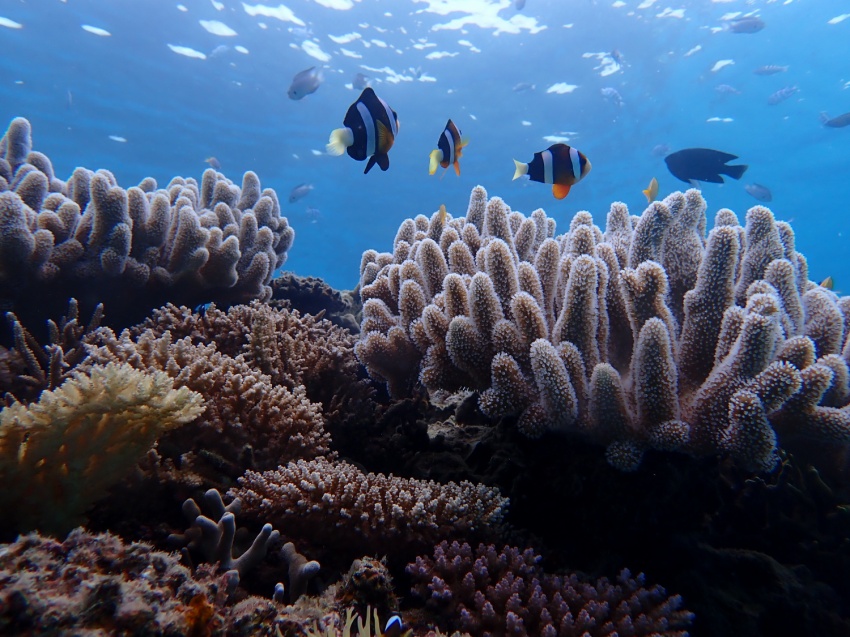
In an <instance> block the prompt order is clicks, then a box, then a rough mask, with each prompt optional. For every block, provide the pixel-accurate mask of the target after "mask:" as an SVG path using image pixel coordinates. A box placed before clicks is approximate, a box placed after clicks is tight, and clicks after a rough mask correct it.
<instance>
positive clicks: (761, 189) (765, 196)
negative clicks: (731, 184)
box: [744, 183, 773, 201]
mask: <svg viewBox="0 0 850 637" xmlns="http://www.w3.org/2000/svg"><path fill="white" fill-rule="evenodd" d="M744 190H746V191H747V193H748V194H749V195H750V196H752V197H755V198H756V199H758V200H759V201H773V194H772V193H771V192H770V188H768V187H767V186H762V185H761V184H757V183H752V184H747V185H746V186H744Z"/></svg>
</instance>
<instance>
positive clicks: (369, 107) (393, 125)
mask: <svg viewBox="0 0 850 637" xmlns="http://www.w3.org/2000/svg"><path fill="white" fill-rule="evenodd" d="M342 124H343V126H344V127H345V128H337V129H336V130H334V131H333V132H332V133H331V136H330V140H329V143H328V145H327V151H328V153H329V154H331V155H342V154H343V153H344V152H348V155H349V157H351V158H352V159H356V160H357V161H363V160H364V159H366V158H367V157H368V158H369V162H368V163H367V164H366V170H364V171H363V174H366V173H368V172H369V171H370V170H371V169H372V166H374V165H375V164H378V166H380V167H381V170H386V169H387V168H389V167H390V158H389V156H388V155H387V153H388V152H389V151H390V148H392V146H393V142H395V137H396V135H398V115H396V112H395V111H394V110H393V109H391V108H390V106H389V104H387V103H386V102H385V101H384V100H382V99H381V98H380V97H378V96H377V95H375V91H374V90H372V88H371V87H368V86H367V87H366V88H365V89H363V92H362V93H361V94H360V97H358V98H357V101H356V102H354V104H352V105H351V106H349V107H348V111H347V112H346V114H345V119H344V120H342Z"/></svg>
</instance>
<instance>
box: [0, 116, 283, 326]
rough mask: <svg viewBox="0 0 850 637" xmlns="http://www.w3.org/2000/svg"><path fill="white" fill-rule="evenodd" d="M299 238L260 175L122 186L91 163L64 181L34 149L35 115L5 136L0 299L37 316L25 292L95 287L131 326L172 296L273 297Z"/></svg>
mask: <svg viewBox="0 0 850 637" xmlns="http://www.w3.org/2000/svg"><path fill="white" fill-rule="evenodd" d="M293 238H294V232H293V230H292V228H291V227H290V226H289V223H288V221H287V219H286V217H282V216H281V209H280V204H279V202H278V198H277V195H276V194H275V192H274V191H273V190H271V189H268V188H266V189H262V188H261V186H260V181H259V178H258V177H257V175H256V174H255V173H253V172H247V173H245V175H244V177H243V179H242V184H241V186H238V185H236V184H234V183H232V182H231V181H230V180H228V179H226V178H225V177H224V176H223V175H221V174H220V173H217V172H216V171H215V170H212V169H208V170H206V171H205V172H204V174H203V177H202V179H201V181H200V183H198V182H197V181H196V180H195V179H191V178H190V179H184V178H182V177H175V178H174V179H172V180H171V182H170V183H169V184H168V185H167V186H166V187H165V188H158V187H157V184H156V181H154V180H153V179H151V178H147V179H145V180H144V181H143V182H142V183H141V184H139V185H138V186H134V187H131V188H128V189H124V188H121V187H120V186H118V184H117V182H116V179H115V177H114V176H113V175H112V173H110V172H109V171H107V170H98V171H97V172H92V171H90V170H87V169H85V168H77V169H76V170H75V171H74V174H73V175H72V176H71V177H70V179H69V180H68V181H67V182H63V181H61V180H59V179H57V177H56V176H55V175H54V173H53V167H52V165H51V163H50V160H49V159H48V158H47V157H46V156H45V155H43V154H42V153H39V152H36V151H33V150H32V133H31V128H30V124H29V122H28V121H27V120H26V119H24V118H20V117H19V118H16V119H15V120H13V121H12V123H11V124H10V126H9V129H8V131H7V132H6V134H5V136H4V137H3V138H2V141H0V299H2V300H3V302H4V303H7V304H10V305H13V307H14V309H15V310H16V311H17V312H18V315H19V317H20V318H21V320H23V321H24V322H25V323H28V324H29V323H31V322H32V323H34V322H36V321H35V319H34V318H32V319H31V318H30V317H29V316H24V314H25V310H27V309H28V310H29V311H32V312H33V313H34V315H37V314H38V308H32V307H24V306H28V305H32V304H28V303H26V302H25V299H26V298H33V297H34V296H39V297H40V298H42V302H43V303H44V302H48V301H52V300H54V299H52V298H51V297H54V296H55V297H56V300H55V302H59V303H61V304H65V303H67V300H68V297H69V296H76V298H78V299H80V300H81V302H83V301H87V300H88V299H89V297H90V296H91V293H90V290H91V289H92V288H97V290H98V298H97V301H101V302H104V303H105V305H106V307H107V311H108V313H109V315H110V316H111V317H112V318H113V319H114V320H118V319H119V318H121V317H120V316H119V314H118V313H119V312H121V313H122V315H125V316H126V317H129V318H128V319H126V322H125V323H124V324H125V325H126V324H129V323H134V322H136V320H137V317H139V316H141V315H143V314H146V313H147V312H148V311H149V310H150V309H151V308H154V307H159V306H161V305H163V303H165V302H166V301H176V302H183V303H186V304H187V305H190V306H194V305H196V304H198V303H203V302H206V301H210V300H220V301H230V302H233V301H247V300H249V299H252V298H262V299H268V298H270V297H271V294H272V290H271V287H270V286H269V282H270V280H271V277H272V273H273V272H274V270H275V269H276V268H278V267H280V266H281V265H283V263H284V261H285V260H286V256H287V251H288V250H289V248H290V247H291V246H292V241H293ZM128 287H129V288H130V289H133V290H137V293H136V294H133V295H128V294H127V293H126V291H127V288H128ZM60 297H61V298H60ZM16 304H17V305H16ZM91 305H92V306H93V305H94V303H92V304H91ZM84 307H85V310H86V311H90V309H91V308H89V303H88V302H85V303H84ZM39 318H41V316H40V315H39ZM41 320H42V321H43V318H41ZM39 324H40V322H39Z"/></svg>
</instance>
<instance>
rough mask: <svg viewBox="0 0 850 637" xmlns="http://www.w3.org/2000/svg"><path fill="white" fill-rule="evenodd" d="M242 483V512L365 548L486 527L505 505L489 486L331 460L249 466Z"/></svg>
mask: <svg viewBox="0 0 850 637" xmlns="http://www.w3.org/2000/svg"><path fill="white" fill-rule="evenodd" d="M239 484H240V486H239V488H236V489H233V490H232V491H231V495H232V496H234V497H236V498H239V499H240V500H241V502H242V510H243V513H244V514H245V515H248V516H254V517H257V518H260V519H263V520H268V521H269V522H271V523H272V524H273V525H275V526H278V527H280V528H286V530H287V533H289V534H292V535H293V536H295V537H302V538H310V539H311V540H312V541H314V542H319V543H324V544H327V545H328V546H332V547H336V548H340V549H345V550H355V551H361V552H366V553H369V552H379V553H382V554H383V553H387V552H388V551H391V550H393V548H395V549H400V550H415V548H416V547H419V546H424V545H431V544H433V543H434V542H438V541H440V539H442V538H448V537H457V536H459V535H460V536H462V535H464V534H469V533H474V532H482V531H486V529H487V527H488V526H492V525H495V524H497V523H498V522H500V521H501V518H502V514H503V510H504V509H505V508H506V506H507V499H506V498H503V497H502V496H500V495H499V491H498V489H495V488H492V487H485V486H483V485H478V484H473V483H471V482H466V481H463V482H460V483H458V484H456V483H453V482H450V483H448V484H438V483H436V482H433V481H430V480H414V479H406V478H399V477H395V476H392V475H383V474H378V473H365V472H363V471H361V470H360V469H358V468H357V467H355V466H354V465H351V464H348V463H346V462H332V461H329V460H327V459H326V458H317V459H315V460H310V461H306V460H299V461H298V462H291V463H289V464H288V465H286V466H281V467H279V468H278V469H276V470H274V471H266V472H264V473H257V472H255V471H248V472H246V473H245V475H244V476H243V477H242V478H240V479H239ZM358 554H360V553H358Z"/></svg>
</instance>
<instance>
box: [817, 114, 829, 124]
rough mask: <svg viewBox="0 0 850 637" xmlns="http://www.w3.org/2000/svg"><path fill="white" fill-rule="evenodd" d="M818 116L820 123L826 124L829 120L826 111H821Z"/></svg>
mask: <svg viewBox="0 0 850 637" xmlns="http://www.w3.org/2000/svg"><path fill="white" fill-rule="evenodd" d="M818 118H819V119H820V123H821V124H826V123H827V122H828V121H829V114H827V112H826V111H821V112H820V115H819V116H818Z"/></svg>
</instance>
